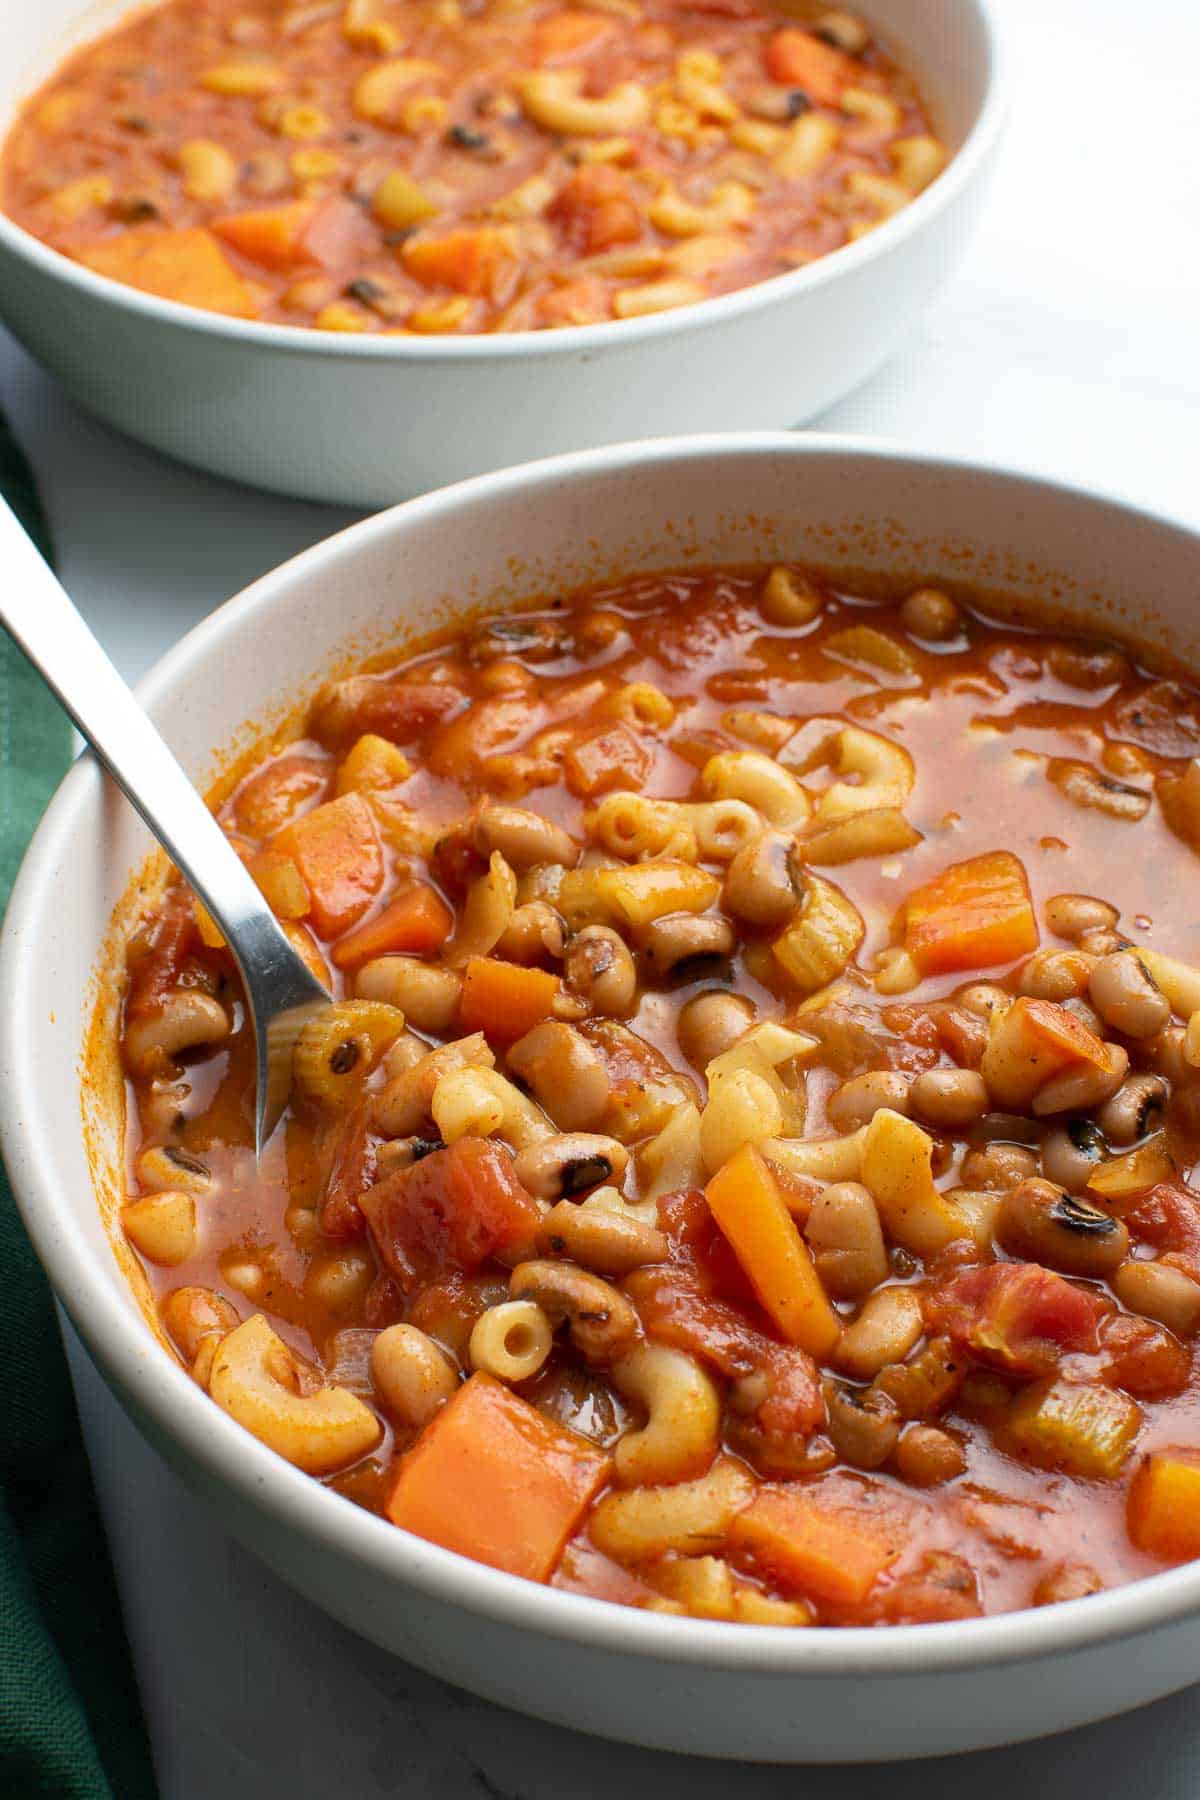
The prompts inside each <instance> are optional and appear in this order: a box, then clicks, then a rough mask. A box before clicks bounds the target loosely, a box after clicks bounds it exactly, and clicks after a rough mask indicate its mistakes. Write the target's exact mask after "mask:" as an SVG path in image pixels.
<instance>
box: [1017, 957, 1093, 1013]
mask: <svg viewBox="0 0 1200 1800" xmlns="http://www.w3.org/2000/svg"><path fill="white" fill-rule="evenodd" d="M1095 966H1096V963H1095V959H1094V958H1093V957H1090V956H1088V955H1086V953H1085V952H1084V951H1082V950H1035V951H1034V953H1033V955H1032V956H1031V957H1030V958H1029V960H1028V961H1027V962H1026V963H1024V964H1023V966H1022V968H1021V973H1020V976H1019V978H1018V981H1017V987H1018V990H1019V992H1020V993H1022V994H1027V995H1028V996H1029V997H1030V999H1033V1000H1057V1001H1061V1000H1068V999H1070V998H1071V997H1072V996H1073V995H1079V994H1085V993H1086V992H1087V986H1088V980H1089V977H1090V976H1091V973H1092V970H1093V969H1094V968H1095Z"/></svg>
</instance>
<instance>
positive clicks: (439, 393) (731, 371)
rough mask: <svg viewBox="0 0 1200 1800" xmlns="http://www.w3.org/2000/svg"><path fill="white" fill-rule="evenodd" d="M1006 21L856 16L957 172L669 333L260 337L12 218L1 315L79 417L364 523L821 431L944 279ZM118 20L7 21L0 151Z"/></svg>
mask: <svg viewBox="0 0 1200 1800" xmlns="http://www.w3.org/2000/svg"><path fill="white" fill-rule="evenodd" d="M995 3H996V0H863V7H862V10H863V11H864V12H865V13H866V14H867V15H868V16H869V17H870V18H871V19H872V20H874V21H875V22H876V23H877V24H878V25H879V27H880V29H881V30H882V31H883V32H884V33H885V34H886V36H887V38H888V40H889V41H890V42H892V43H893V44H895V45H896V46H897V48H898V49H899V51H900V54H901V56H902V58H903V59H904V60H905V62H906V63H907V64H908V65H909V66H910V67H911V68H912V69H913V70H914V72H915V73H916V74H917V76H918V78H919V79H920V81H921V82H922V85H923V88H924V91H925V93H926V94H927V96H928V98H929V101H930V104H931V106H932V109H933V112H934V116H935V120H936V123H937V125H938V128H939V130H940V131H941V132H942V134H943V135H944V137H945V138H946V140H947V141H948V143H949V144H950V145H951V146H952V147H953V148H954V150H955V151H956V152H957V154H956V156H955V157H954V160H953V161H952V162H951V164H950V166H949V168H948V169H947V171H946V172H945V173H944V174H943V175H942V176H941V177H940V179H939V180H937V181H936V182H935V183H934V184H933V186H932V187H931V188H929V189H928V190H927V192H926V193H925V194H923V195H922V196H921V198H920V199H919V200H917V201H916V202H915V203H914V204H913V205H912V206H910V207H907V208H906V209H905V210H904V211H903V212H901V213H900V214H899V215H897V217H896V218H894V219H892V220H891V221H889V223H887V224H886V225H884V226H882V227H881V228H880V229H879V230H877V231H875V232H872V233H871V234H870V235H869V236H868V237H866V238H864V239H861V240H860V241H859V242H858V243H857V244H853V245H850V246H848V247H847V248H846V249H844V250H839V251H837V252H835V253H834V254H833V255H832V256H829V257H826V258H823V259H822V260H820V261H819V262H816V263H814V264H812V265H810V266H809V267H808V268H806V269H801V270H797V271H796V272H795V273H793V274H790V275H784V276H779V277H777V278H776V279H774V280H772V281H767V282H763V283H760V284H759V285H758V286H756V287H750V288H745V289H743V290H741V291H740V292H738V293H733V294H728V295H724V296H722V297H720V298H718V299H715V300H709V301H705V302H703V303H702V304H701V305H699V306H694V307H687V308H684V309H682V310H681V311H679V312H671V313H659V314H657V315H654V316H652V317H649V318H644V319H638V320H624V321H621V322H619V323H609V324H604V325H589V326H578V327H570V328H567V329H565V330H561V331H543V332H519V333H513V334H511V335H507V336H505V335H498V336H493V337H474V338H463V339H457V340H450V339H420V338H411V339H405V338H370V337H352V336H342V335H339V334H337V333H331V332H317V331H302V330H297V329H293V328H291V327H285V326H281V325H255V324H247V323H246V322H244V321H241V320H236V319H226V318H221V317H218V316H217V315H216V314H213V313H204V312H199V311H197V310H195V309H194V308H192V307H184V306H178V305H175V304H174V303H172V302H169V301H164V300H158V299H155V298H153V297H152V296H150V295H146V294H140V293H138V292H136V291H135V290H134V289H132V288H127V287H122V286H119V285H118V284H117V283H115V282H112V281H109V280H107V279H104V278H103V277H100V276H97V275H94V274H92V273H91V272H90V271H89V270H87V269H84V268H82V267H81V266H80V265H79V264H77V263H74V262H71V261H69V260H68V259H67V258H66V257H63V256H60V255H58V254H57V253H56V252H55V251H53V250H50V249H48V248H47V247H46V246H45V245H44V244H41V243H39V242H38V241H37V240H36V239H35V238H32V237H30V236H28V235H27V234H26V233H25V232H24V231H21V230H19V229H18V228H17V227H16V226H15V225H14V224H13V223H12V222H11V221H10V220H9V219H7V218H4V217H2V216H0V315H2V316H3V317H4V319H5V321H6V323H7V324H8V325H9V326H10V327H11V328H12V330H13V331H14V332H15V333H16V335H17V336H18V337H19V338H20V339H21V341H22V342H23V343H24V344H25V345H26V346H27V347H28V348H29V349H30V350H31V351H32V352H33V354H34V355H35V356H36V357H38V358H39V359H40V360H41V361H42V362H43V363H45V365H46V367H47V368H48V369H50V370H51V371H52V372H53V373H54V374H55V375H57V376H58V377H59V379H60V380H61V381H63V382H64V383H65V385H66V386H67V387H68V388H69V389H70V391H71V392H72V393H73V394H75V395H76V396H77V397H78V398H79V399H80V400H82V401H84V402H85V403H86V404H87V405H88V406H90V407H92V408H94V410H95V411H96V412H98V413H100V414H101V415H102V416H103V417H104V418H106V419H109V420H111V421H112V422H113V423H114V424H116V425H119V426H121V427H122V428H123V429H124V430H126V431H129V432H131V433H132V434H133V435H134V436H135V437H139V438H144V439H145V440H146V441H147V442H148V443H151V444H153V445H155V446H156V448H158V449H160V450H166V451H169V452H170V454H171V455H173V456H180V457H184V458H185V459H187V460H188V461H190V462H196V463H199V464H200V465H201V466H202V467H204V468H206V469H211V470H214V471H215V472H216V473H218V474H221V475H229V476H232V477H234V478H235V479H236V480H239V481H248V482H253V483H255V484H256V485H258V486H260V487H269V488H278V489H280V490H282V491H283V492H285V493H292V494H303V495H307V496H309V497H311V498H313V499H317V500H329V501H335V500H336V501H344V502H346V503H347V504H350V505H356V506H362V507H375V506H383V505H387V504H390V503H391V502H392V501H394V500H400V499H404V498H406V497H407V496H408V495H410V494H416V493H421V492H423V491H424V490H426V489H428V488H432V487H438V486H440V485H441V484H442V483H444V482H448V481H457V480H460V479H461V478H462V477H464V476H467V475H475V474H479V473H482V472H483V471H486V470H488V469H496V468H501V467H503V466H505V465H506V464H509V463H516V462H521V461H524V460H526V459H528V458H530V457H534V456H547V455H550V454H552V453H555V452H558V451H563V450H581V449H586V448H589V447H590V446H593V445H596V444H612V443H617V442H621V441H623V440H625V439H627V438H634V437H647V436H651V435H656V434H661V433H666V432H685V431H718V430H742V429H756V428H758V427H762V426H771V427H774V426H779V427H783V426H789V425H795V424H798V423H800V422H802V421H803V420H805V419H809V418H812V417H813V416H814V414H816V413H818V412H819V411H820V410H821V409H822V408H823V407H826V406H828V405H830V404H831V403H832V402H833V401H834V400H836V399H837V398H838V397H839V396H840V395H842V394H844V393H846V392H847V391H848V390H849V389H850V388H851V387H853V386H854V385H855V384H856V383H857V382H859V381H862V380H863V379H864V378H865V377H866V376H867V375H869V374H870V373H871V372H872V370H873V369H875V368H876V367H877V365H878V364H879V363H881V362H882V361H883V360H884V358H885V357H886V356H887V355H888V354H889V353H890V351H891V350H892V348H893V346H894V345H895V343H896V342H897V340H898V338H899V337H900V334H901V333H902V332H903V331H904V330H905V329H906V328H907V327H908V326H910V325H911V324H912V322H913V321H914V320H915V319H916V317H917V316H918V315H919V314H920V313H921V311H922V309H923V308H924V307H925V306H926V305H927V304H928V302H929V300H930V299H931V297H932V295H933V294H934V292H935V291H936V289H937V288H938V287H939V286H940V285H941V283H942V282H943V280H944V279H945V277H946V275H947V274H948V273H949V270H950V268H951V267H952V265H953V262H954V260H955V258H956V256H957V254H958V252H959V250H960V248H961V247H962V245H963V243H964V240H965V237H966V233H967V230H968V227H969V225H970V223H971V221H972V219H973V217H974V214H975V212H976V209H977V207H978V204H979V201H980V198H981V196H982V192H983V189H984V186H985V181H984V177H985V175H986V172H987V168H988V165H989V164H990V162H991V159H992V152H993V149H994V147H995V144H996V140H997V136H998V132H999V126H1000V122H1001V111H1002V95H1001V80H1000V54H999V49H998V46H997V41H996V29H995V21H994V17H993V7H994V5H995ZM127 11H128V0H100V3H99V4H93V5H92V6H90V7H87V8H86V9H85V8H84V6H83V4H82V0H39V3H38V4H37V5H20V6H18V5H16V4H15V3H14V4H10V5H8V6H7V7H6V8H5V9H4V19H3V26H2V41H3V46H4V55H3V57H2V58H0V136H3V135H4V134H5V133H6V132H7V130H8V127H9V124H10V122H11V119H12V116H13V113H14V110H15V108H16V107H17V106H18V105H19V103H20V101H21V99H22V97H23V96H24V95H26V94H28V93H29V91H30V90H31V88H32V87H34V86H36V85H37V84H38V83H39V82H40V81H42V80H44V79H45V78H46V76H47V75H48V74H49V73H50V71H51V70H52V69H53V68H54V67H55V65H56V64H57V63H58V61H59V60H60V59H61V57H62V55H63V53H64V51H66V50H67V49H69V48H71V47H73V46H74V45H76V44H77V43H79V42H82V41H85V40H86V39H87V38H89V37H92V36H95V35H96V33H97V32H98V31H102V30H104V29H106V28H108V27H110V26H111V25H112V23H113V22H114V20H115V19H117V18H119V17H120V16H121V15H122V14H123V13H125V12H127Z"/></svg>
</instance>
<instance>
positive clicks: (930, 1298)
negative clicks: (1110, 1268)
mask: <svg viewBox="0 0 1200 1800" xmlns="http://www.w3.org/2000/svg"><path fill="white" fill-rule="evenodd" d="M924 1310H925V1323H926V1328H927V1329H928V1331H929V1332H930V1333H931V1334H935V1333H936V1334H940V1335H944V1336H947V1337H951V1338H953V1339H954V1340H955V1341H956V1343H959V1344H962V1345H963V1346H964V1347H965V1348H966V1349H967V1350H968V1351H969V1352H970V1353H971V1354H972V1355H973V1356H976V1357H978V1358H979V1359H980V1360H981V1361H983V1362H989V1363H994V1364H996V1365H998V1366H999V1367H1000V1368H1002V1369H1008V1370H1011V1371H1012V1372H1013V1373H1014V1374H1019V1375H1026V1376H1029V1375H1037V1374H1041V1373H1043V1372H1045V1371H1047V1370H1049V1369H1053V1368H1054V1367H1056V1366H1057V1364H1058V1362H1059V1359H1060V1358H1061V1357H1062V1356H1063V1355H1065V1354H1066V1353H1067V1352H1068V1351H1072V1350H1080V1351H1094V1350H1095V1349H1096V1347H1097V1336H1096V1334H1097V1330H1098V1328H1099V1324H1100V1319H1101V1316H1102V1307H1101V1304H1100V1301H1099V1300H1098V1299H1097V1297H1096V1295H1095V1294H1093V1293H1091V1292H1089V1291H1088V1290H1086V1289H1084V1288H1080V1287H1076V1286H1075V1285H1074V1283H1073V1282H1070V1281H1067V1280H1066V1279H1065V1278H1064V1277H1063V1276H1062V1275H1056V1274H1055V1273H1054V1271H1053V1270H1052V1269H1043V1268H1042V1267H1041V1265H1040V1264H1039V1263H987V1264H984V1265H983V1266H981V1267H978V1268H973V1269H963V1270H962V1271H961V1272H960V1273H959V1274H957V1275H951V1276H949V1277H948V1278H947V1279H946V1280H945V1281H942V1282H939V1284H938V1285H937V1286H936V1287H935V1288H933V1289H931V1290H930V1291H929V1292H928V1293H927V1295H926V1296H925V1302H924Z"/></svg>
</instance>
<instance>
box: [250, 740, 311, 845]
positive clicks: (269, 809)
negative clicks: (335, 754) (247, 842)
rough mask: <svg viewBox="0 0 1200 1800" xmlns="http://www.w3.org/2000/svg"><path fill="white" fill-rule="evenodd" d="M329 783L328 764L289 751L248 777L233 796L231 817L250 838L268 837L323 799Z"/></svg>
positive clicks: (299, 752)
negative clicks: (299, 813)
mask: <svg viewBox="0 0 1200 1800" xmlns="http://www.w3.org/2000/svg"><path fill="white" fill-rule="evenodd" d="M329 783H330V770H329V765H328V763H325V762H322V761H321V760H320V758H319V757H316V756H308V755H305V754H304V753H303V752H301V751H289V752H288V753H287V754H285V755H284V756H277V757H275V758H274V759H273V761H271V762H269V763H267V764H266V766H265V767H264V768H261V769H256V770H255V771H254V773H253V774H252V775H248V776H247V778H246V780H245V781H243V782H242V784H241V786H240V787H239V788H238V790H237V792H236V794H235V795H234V797H233V816H234V818H235V819H236V820H237V822H238V825H239V827H240V828H241V830H242V831H245V832H248V833H249V835H250V836H251V837H256V838H268V837H270V836H271V835H272V833H273V832H276V831H279V830H280V829H281V828H282V827H283V826H284V825H286V824H287V823H288V821H289V819H292V818H294V817H295V815H296V814H297V813H298V812H300V811H301V810H302V809H303V808H304V807H306V806H311V805H312V804H313V803H314V802H315V801H318V800H323V799H324V798H325V796H326V794H327V793H328V792H329Z"/></svg>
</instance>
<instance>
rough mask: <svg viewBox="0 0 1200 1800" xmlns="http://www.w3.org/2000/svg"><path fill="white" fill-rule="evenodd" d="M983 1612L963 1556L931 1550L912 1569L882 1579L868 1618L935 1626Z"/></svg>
mask: <svg viewBox="0 0 1200 1800" xmlns="http://www.w3.org/2000/svg"><path fill="white" fill-rule="evenodd" d="M982 1612H983V1605H982V1602H981V1601H980V1598H979V1578H978V1576H977V1575H976V1573H975V1571H974V1569H973V1568H972V1567H971V1565H970V1563H969V1562H967V1560H966V1559H965V1557H962V1556H955V1555H954V1553H953V1552H952V1551H949V1550H931V1551H929V1552H928V1553H927V1554H926V1555H925V1556H923V1557H922V1558H921V1560H920V1562H919V1563H918V1564H917V1567H916V1568H915V1569H911V1570H908V1571H906V1573H904V1574H903V1575H894V1576H890V1577H889V1578H888V1580H887V1581H886V1582H881V1583H880V1587H879V1593H878V1596H877V1598H876V1599H875V1602H874V1605H873V1606H872V1608H871V1617H872V1618H873V1619H878V1620H879V1622H880V1623H881V1624H886V1625H936V1624H937V1623H939V1621H942V1620H946V1619H977V1618H979V1617H980V1615H981V1614H982Z"/></svg>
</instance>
